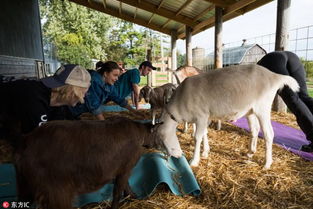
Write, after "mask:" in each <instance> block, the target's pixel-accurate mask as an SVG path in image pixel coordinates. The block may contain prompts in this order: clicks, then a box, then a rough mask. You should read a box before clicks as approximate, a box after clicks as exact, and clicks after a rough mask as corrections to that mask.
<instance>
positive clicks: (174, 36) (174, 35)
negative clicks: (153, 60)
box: [170, 30, 177, 70]
mask: <svg viewBox="0 0 313 209" xmlns="http://www.w3.org/2000/svg"><path fill="white" fill-rule="evenodd" d="M176 41H177V31H176V30H173V31H172V34H171V54H172V55H171V56H172V65H170V66H171V68H172V70H176V69H177V48H176Z"/></svg>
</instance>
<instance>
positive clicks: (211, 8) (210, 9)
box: [194, 4, 215, 20]
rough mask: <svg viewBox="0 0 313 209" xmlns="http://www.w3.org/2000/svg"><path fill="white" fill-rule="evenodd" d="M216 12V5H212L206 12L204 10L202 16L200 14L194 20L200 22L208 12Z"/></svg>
mask: <svg viewBox="0 0 313 209" xmlns="http://www.w3.org/2000/svg"><path fill="white" fill-rule="evenodd" d="M212 10H215V6H214V4H212V5H210V6H209V7H208V8H206V9H205V10H203V11H202V12H201V13H200V14H198V15H197V16H196V17H195V18H194V20H199V19H200V18H201V17H203V16H204V15H206V14H207V13H208V12H210V11H212Z"/></svg>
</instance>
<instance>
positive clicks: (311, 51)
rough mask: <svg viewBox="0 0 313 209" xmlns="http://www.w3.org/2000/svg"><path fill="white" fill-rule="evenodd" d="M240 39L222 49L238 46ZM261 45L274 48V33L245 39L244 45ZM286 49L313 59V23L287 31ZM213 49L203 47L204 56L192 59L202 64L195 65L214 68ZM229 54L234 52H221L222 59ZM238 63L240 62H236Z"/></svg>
mask: <svg viewBox="0 0 313 209" xmlns="http://www.w3.org/2000/svg"><path fill="white" fill-rule="evenodd" d="M242 43H243V42H242V41H236V42H231V43H226V44H224V50H223V51H227V50H228V49H231V48H235V47H240V46H241V45H242ZM255 44H258V45H259V46H261V47H262V48H263V49H264V50H265V51H266V52H267V53H269V52H272V51H274V50H275V33H272V34H267V35H262V36H257V37H253V38H249V39H245V45H255ZM287 49H288V51H292V52H294V53H296V54H297V55H298V56H299V57H300V58H301V59H302V60H303V61H313V25H310V26H306V27H301V28H296V29H293V30H290V31H289V42H288V46H287ZM213 51H214V49H213V48H211V49H205V52H206V53H205V54H206V55H205V57H203V58H199V57H195V58H194V59H197V60H201V59H202V60H203V61H202V63H203V64H202V65H200V66H196V67H198V68H200V69H202V70H210V69H213V68H214V57H213V56H214V54H213ZM230 56H235V55H234V54H228V55H226V54H223V60H229V59H232V58H231V57H230ZM238 64H240V63H238Z"/></svg>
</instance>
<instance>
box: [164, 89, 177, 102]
mask: <svg viewBox="0 0 313 209" xmlns="http://www.w3.org/2000/svg"><path fill="white" fill-rule="evenodd" d="M175 90H176V86H175V85H173V86H172V87H171V88H168V89H166V90H165V92H164V104H167V103H168V102H169V101H170V99H171V97H172V95H173V94H174V92H175Z"/></svg>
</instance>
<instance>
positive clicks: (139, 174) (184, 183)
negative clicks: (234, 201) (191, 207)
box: [74, 153, 201, 207]
mask: <svg viewBox="0 0 313 209" xmlns="http://www.w3.org/2000/svg"><path fill="white" fill-rule="evenodd" d="M161 183H165V184H166V185H168V187H169V189H170V190H171V192H172V193H174V194H175V195H186V194H190V195H195V196H197V195H199V194H200V193H201V190H200V187H199V185H198V182H197V180H196V179H195V176H194V175H193V172H192V170H191V168H190V166H189V164H188V162H187V160H186V158H185V157H184V156H183V157H181V158H178V159H177V158H174V157H170V158H169V159H166V158H165V156H164V154H163V153H147V154H145V155H143V156H142V157H141V158H140V160H139V161H138V163H137V165H136V166H135V168H134V169H133V171H132V174H131V176H130V178H129V185H130V187H131V189H132V191H133V192H134V193H135V194H136V195H137V198H139V199H144V198H146V197H148V196H149V195H151V194H152V193H153V191H154V190H155V188H156V187H157V186H158V185H159V184H161ZM112 191H113V184H106V185H104V186H103V187H102V188H101V189H99V190H98V191H96V192H92V193H88V194H83V195H80V196H78V197H77V198H76V200H75V204H74V205H75V206H76V207H82V206H83V205H86V204H89V203H96V202H102V201H109V200H112Z"/></svg>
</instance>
